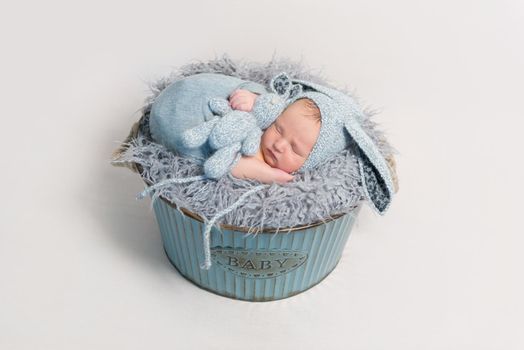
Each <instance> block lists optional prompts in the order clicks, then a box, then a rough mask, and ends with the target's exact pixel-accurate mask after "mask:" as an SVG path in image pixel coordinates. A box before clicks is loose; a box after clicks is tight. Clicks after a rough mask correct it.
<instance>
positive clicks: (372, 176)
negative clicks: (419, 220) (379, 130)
mask: <svg viewBox="0 0 524 350" xmlns="http://www.w3.org/2000/svg"><path fill="white" fill-rule="evenodd" d="M344 126H345V127H346V130H347V131H348V133H349V135H350V136H351V138H352V139H353V140H354V141H355V143H356V146H357V147H356V151H357V157H358V162H359V167H360V178H361V182H362V187H363V189H364V194H365V196H366V198H367V200H368V201H369V203H370V205H371V206H372V208H373V209H375V210H376V211H377V212H378V213H379V214H384V212H385V211H386V210H387V208H388V207H389V204H390V203H391V199H392V197H393V192H394V186H393V179H392V176H391V172H390V169H389V165H388V163H387V162H386V160H385V159H384V157H383V156H382V154H380V152H379V150H378V148H377V147H376V145H375V144H374V142H373V140H371V138H370V137H369V136H368V135H367V134H366V133H365V132H364V130H363V129H362V128H361V126H360V124H359V123H358V122H356V121H355V120H354V119H353V118H349V120H347V121H346V123H345V124H344Z"/></svg>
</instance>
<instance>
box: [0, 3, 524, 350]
mask: <svg viewBox="0 0 524 350" xmlns="http://www.w3.org/2000/svg"><path fill="white" fill-rule="evenodd" d="M523 21H524V6H523V3H522V2H521V1H518V0H513V1H503V0H502V1H489V2H488V1H482V0H480V1H465V0H462V1H451V0H441V1H432V2H422V1H415V0H411V1H408V0H398V1H369V0H362V1H330V0H321V1H314V2H313V1H304V0H302V1H257V2H254V1H247V0H244V1H233V0H230V1H211V0H209V1H197V0H192V1H189V0H186V1H174V0H171V1H166V2H159V1H150V2H142V3H141V4H139V3H137V2H133V1H120V2H108V1H90V2H86V3H84V4H82V3H74V2H73V1H63V2H57V1H39V2H37V1H28V2H23V1H20V2H17V3H16V4H14V3H11V4H7V3H3V4H2V5H1V9H0V37H1V54H0V62H1V65H0V86H1V91H0V93H1V101H2V105H1V108H2V113H1V121H2V124H1V125H2V126H1V130H2V137H1V139H0V142H1V149H2V156H1V157H2V161H3V166H2V171H1V175H0V176H1V180H2V190H1V192H0V193H1V194H2V202H1V204H0V206H1V210H0V215H1V220H0V230H1V231H0V348H1V349H54V350H56V349H146V348H147V349H152V348H157V349H244V348H248V349H284V348H300V349H402V350H408V349H417V350H419V349H475V350H478V349H505V350H509V349H523V348H524V336H523V334H524V333H523V332H522V330H523V329H524V316H523V313H524V301H523V297H522V296H523V295H524V281H523V272H522V268H523V266H524V258H523V256H522V252H521V251H522V249H523V246H524V239H523V236H522V232H523V229H522V223H521V221H522V217H523V212H522V209H523V205H522V198H523V196H522V195H523V191H522V180H523V179H524V176H523V175H524V174H523V166H522V156H521V154H522V149H523V147H522V141H521V134H522V127H523V126H524V123H523V122H522V120H523V118H524V113H523V107H522V101H523V98H522V95H523V83H522V82H523V78H524V68H523V62H524V49H523V48H524V45H523V44H524V40H523V39H524V29H523ZM222 53H228V54H229V55H230V56H231V57H232V58H235V59H247V60H251V61H259V62H267V61H268V60H269V59H270V58H271V57H272V55H273V53H276V55H277V57H289V58H291V59H294V60H301V59H303V61H304V63H305V64H306V65H307V66H308V67H310V68H312V69H317V70H321V72H322V73H323V74H324V75H325V76H326V77H328V78H329V79H330V81H331V82H333V83H335V84H336V85H338V86H348V87H349V88H352V89H354V90H355V91H356V93H357V94H358V96H359V97H361V99H362V100H363V102H365V103H366V104H367V105H370V106H372V107H375V108H378V109H380V111H381V113H380V114H379V116H378V118H377V121H378V122H380V124H381V126H382V129H383V130H385V131H386V133H387V136H388V138H389V140H390V141H391V143H392V144H393V145H394V146H395V147H396V148H397V149H398V150H399V151H400V154H399V155H398V157H397V162H398V172H399V177H400V192H399V193H398V195H397V196H396V198H395V200H394V202H393V205H392V207H391V209H390V210H389V212H388V213H387V215H386V216H385V217H379V216H377V215H375V214H373V213H372V212H371V210H370V209H369V208H367V207H365V208H364V209H363V210H362V211H361V215H360V217H359V221H358V224H357V226H356V227H355V228H354V231H353V233H352V235H351V237H350V240H349V242H348V245H347V246H346V249H345V251H344V255H343V257H342V260H341V261H340V263H339V265H338V267H337V268H336V269H335V271H334V272H333V273H332V274H331V275H330V276H329V277H328V278H327V279H326V280H324V282H322V283H321V284H319V285H318V286H316V287H315V288H313V289H311V290H309V291H307V292H305V293H303V294H300V295H298V296H296V297H293V298H290V299H286V300H282V301H277V302H270V303H246V302H240V301H235V300H230V299H227V298H223V297H220V296H217V295H214V294H211V293H208V292H205V291H203V290H201V289H199V288H197V287H195V286H193V285H192V284H190V283H189V282H187V281H186V280H185V279H184V278H182V277H181V276H180V275H179V274H178V273H177V272H176V271H175V270H174V268H173V267H172V266H171V265H170V263H169V262H168V260H167V258H166V257H165V255H164V251H163V249H162V243H161V239H160V234H159V231H158V228H157V225H156V222H155V219H154V216H153V213H152V211H151V210H150V208H149V202H148V201H147V200H145V201H140V202H137V201H135V199H134V196H135V194H136V193H137V192H139V191H140V190H141V189H142V188H143V187H142V183H141V181H140V179H139V178H138V176H136V175H135V174H133V173H131V172H130V171H128V170H126V169H120V168H113V167H111V166H110V165H109V159H110V155H111V152H112V150H113V149H114V148H116V146H117V145H118V142H119V141H121V140H123V139H124V138H125V136H126V135H127V133H128V131H129V128H130V126H131V124H132V123H133V122H134V121H136V120H137V119H138V118H139V117H140V113H139V110H140V108H141V107H142V105H143V101H144V98H145V97H146V96H147V95H148V86H147V82H148V81H152V80H155V79H157V78H160V77H162V76H165V75H166V74H168V73H170V72H171V70H172V68H174V67H177V66H180V65H182V64H185V63H188V62H190V61H192V60H208V59H211V58H214V57H215V55H216V56H220V55H221V54H222Z"/></svg>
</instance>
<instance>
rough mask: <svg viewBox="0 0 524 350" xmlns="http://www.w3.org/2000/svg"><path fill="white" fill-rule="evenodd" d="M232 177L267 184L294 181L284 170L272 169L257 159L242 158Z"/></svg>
mask: <svg viewBox="0 0 524 350" xmlns="http://www.w3.org/2000/svg"><path fill="white" fill-rule="evenodd" d="M231 175H233V176H234V177H236V178H239V179H252V180H258V181H260V182H262V183H265V184H271V183H273V182H277V183H282V184H283V183H286V182H289V181H291V180H293V176H292V175H290V174H288V173H286V172H285V171H284V170H281V169H277V168H272V167H270V166H269V165H268V164H267V163H264V162H263V161H261V160H260V159H257V158H256V157H245V156H243V157H241V158H240V159H239V160H238V162H237V164H236V165H235V167H234V168H233V169H232V170H231Z"/></svg>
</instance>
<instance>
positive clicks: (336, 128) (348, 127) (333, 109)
mask: <svg viewBox="0 0 524 350" xmlns="http://www.w3.org/2000/svg"><path fill="white" fill-rule="evenodd" d="M270 88H271V90H272V92H271V93H268V94H262V95H260V96H259V97H258V98H257V101H256V102H255V105H254V107H253V111H252V113H253V114H254V115H255V117H256V118H257V120H258V123H259V125H260V126H261V128H262V129H266V128H267V127H269V126H270V125H271V123H273V122H274V121H275V120H276V119H277V118H278V116H279V115H280V114H281V113H282V112H283V111H284V109H286V108H287V107H288V106H289V105H290V104H291V103H293V102H295V101H297V100H299V99H302V98H308V99H310V100H312V101H313V102H315V104H316V105H317V107H318V108H319V110H320V114H321V120H322V124H321V126H320V133H319V135H318V138H317V141H316V143H315V145H314V146H313V149H312V150H311V153H310V154H309V156H308V158H307V159H306V161H305V162H304V164H303V165H302V167H301V168H300V169H299V170H298V171H303V170H308V169H312V168H314V167H315V166H317V165H319V164H320V163H321V162H323V161H325V160H327V159H328V158H329V157H331V156H333V155H335V154H336V153H338V152H340V151H342V150H344V149H346V148H348V147H351V146H352V147H353V149H354V150H355V152H356V153H357V158H358V160H359V167H360V173H361V180H362V184H363V188H364V192H365V195H366V197H367V198H368V199H369V201H370V203H371V204H372V207H373V208H374V209H375V210H376V211H378V212H379V213H380V214H382V213H384V212H385V211H386V210H387V208H388V206H389V203H390V202H391V198H392V196H393V192H394V186H393V179H392V175H391V172H390V168H389V166H388V163H387V162H386V160H385V159H384V157H383V156H382V154H381V153H380V151H379V149H378V147H377V146H376V145H375V144H374V142H373V140H372V139H371V138H370V137H369V135H367V134H366V132H365V131H364V130H363V129H362V126H361V125H362V121H363V120H364V114H363V111H362V110H361V108H360V107H359V106H358V105H357V103H356V101H355V100H353V99H352V98H351V97H350V96H348V95H346V94H344V93H342V92H340V91H337V90H335V89H331V88H328V87H325V86H322V85H319V84H316V83H311V82H307V81H303V80H297V79H291V78H290V77H289V76H288V75H287V74H286V73H280V74H278V75H277V76H275V77H274V78H273V79H272V80H271V83H270ZM355 146H356V147H355Z"/></svg>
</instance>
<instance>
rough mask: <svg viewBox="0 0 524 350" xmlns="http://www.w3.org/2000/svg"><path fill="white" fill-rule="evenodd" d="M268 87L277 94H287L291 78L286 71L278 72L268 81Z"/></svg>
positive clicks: (289, 89)
mask: <svg viewBox="0 0 524 350" xmlns="http://www.w3.org/2000/svg"><path fill="white" fill-rule="evenodd" d="M269 87H270V88H271V90H273V92H274V93H275V94H277V95H279V96H286V97H287V96H289V92H290V91H291V79H290V78H289V76H288V75H287V74H286V73H279V74H278V75H276V76H275V77H274V78H273V79H271V82H270V83H269Z"/></svg>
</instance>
